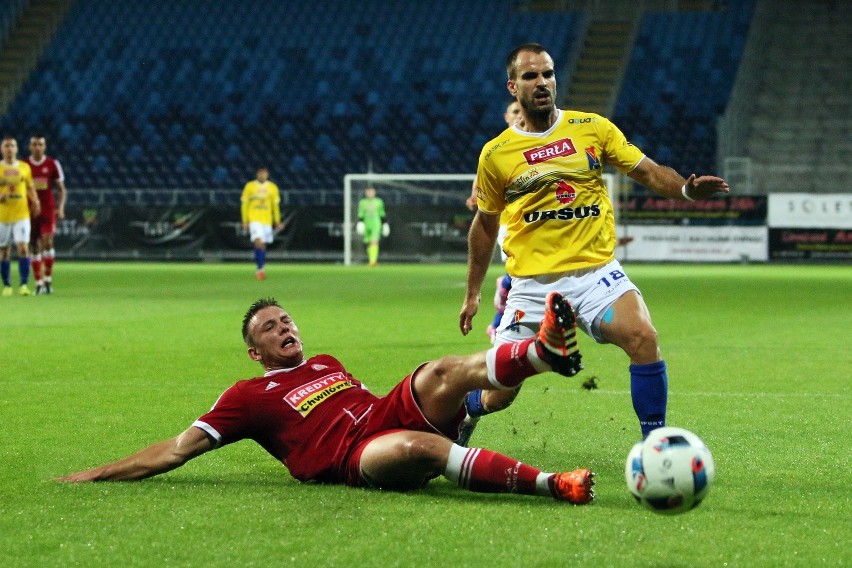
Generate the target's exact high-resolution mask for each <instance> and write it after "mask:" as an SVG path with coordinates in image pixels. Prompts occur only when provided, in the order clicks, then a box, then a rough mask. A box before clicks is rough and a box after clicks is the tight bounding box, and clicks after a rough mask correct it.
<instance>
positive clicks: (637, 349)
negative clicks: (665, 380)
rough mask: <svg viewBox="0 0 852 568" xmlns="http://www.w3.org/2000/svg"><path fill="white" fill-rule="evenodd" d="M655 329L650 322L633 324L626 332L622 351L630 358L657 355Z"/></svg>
mask: <svg viewBox="0 0 852 568" xmlns="http://www.w3.org/2000/svg"><path fill="white" fill-rule="evenodd" d="M659 350H660V349H659V343H658V339H657V330H656V329H654V326H652V325H651V324H646V325H638V326H634V327H633V328H631V329H630V330H629V331H628V332H627V337H626V341H625V342H624V351H625V352H626V353H627V354H628V355H629V356H630V358H631V359H637V360H638V359H642V360H644V359H649V358H650V359H651V360H652V361H656V360H657V358H658V357H659Z"/></svg>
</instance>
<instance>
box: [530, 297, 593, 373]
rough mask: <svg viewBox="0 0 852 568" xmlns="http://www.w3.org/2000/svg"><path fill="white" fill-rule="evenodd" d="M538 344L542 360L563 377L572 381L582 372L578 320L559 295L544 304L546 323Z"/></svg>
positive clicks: (538, 338)
mask: <svg viewBox="0 0 852 568" xmlns="http://www.w3.org/2000/svg"><path fill="white" fill-rule="evenodd" d="M536 344H537V345H538V346H539V347H540V349H539V350H538V351H539V354H540V355H541V356H542V359H544V361H545V362H546V363H547V364H549V365H550V366H551V367H552V368H553V370H554V371H556V372H557V373H559V374H560V375H564V376H566V377H573V376H574V375H576V374H577V373H579V372H580V371H581V370H583V365H582V364H581V363H580V360H581V359H582V357H581V355H580V348H579V347H578V346H577V319H576V318H575V317H574V310H573V309H572V308H571V304H570V303H569V302H568V300H566V299H565V298H563V297H562V294H560V293H559V292H550V293H549V294H548V295H547V298H546V299H545V301H544V320H543V321H542V322H541V327H539V330H538V337H537V338H536Z"/></svg>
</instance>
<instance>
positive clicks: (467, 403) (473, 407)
mask: <svg viewBox="0 0 852 568" xmlns="http://www.w3.org/2000/svg"><path fill="white" fill-rule="evenodd" d="M464 407H465V409H467V414H468V416H471V417H473V418H478V417H480V416H485V415H486V414H488V411H487V410H485V406H483V405H482V389H476V390H472V391H470V392H469V393H467V396H466V397H465V399H464Z"/></svg>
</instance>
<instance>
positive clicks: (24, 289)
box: [18, 284, 32, 296]
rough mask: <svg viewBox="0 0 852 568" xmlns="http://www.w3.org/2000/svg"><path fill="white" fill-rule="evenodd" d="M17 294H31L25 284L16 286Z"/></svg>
mask: <svg viewBox="0 0 852 568" xmlns="http://www.w3.org/2000/svg"><path fill="white" fill-rule="evenodd" d="M18 294H20V295H21V296H29V295H30V294H32V292H30V288H29V286H27V285H26V284H21V287H20V288H18Z"/></svg>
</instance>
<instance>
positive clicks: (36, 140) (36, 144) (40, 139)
mask: <svg viewBox="0 0 852 568" xmlns="http://www.w3.org/2000/svg"><path fill="white" fill-rule="evenodd" d="M46 151H47V140H46V139H45V137H44V135H43V134H33V135H32V136H30V156H32V157H33V158H34V159H36V160H40V159H42V157H44V153H45V152H46Z"/></svg>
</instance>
